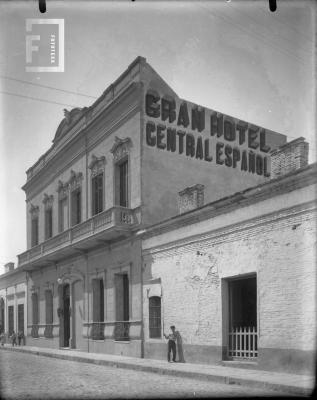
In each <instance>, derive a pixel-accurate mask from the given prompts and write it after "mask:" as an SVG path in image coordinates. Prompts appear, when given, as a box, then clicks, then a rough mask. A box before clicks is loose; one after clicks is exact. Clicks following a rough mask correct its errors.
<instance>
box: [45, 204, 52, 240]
mask: <svg viewBox="0 0 317 400" xmlns="http://www.w3.org/2000/svg"><path fill="white" fill-rule="evenodd" d="M52 236H53V210H52V208H51V207H50V208H47V209H46V210H45V239H49V238H51V237H52Z"/></svg>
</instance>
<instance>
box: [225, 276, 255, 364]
mask: <svg viewBox="0 0 317 400" xmlns="http://www.w3.org/2000/svg"><path fill="white" fill-rule="evenodd" d="M228 289H229V341H228V342H229V343H228V344H229V345H228V356H229V357H230V358H232V359H235V358H239V359H241V358H247V359H250V358H256V357H257V355H258V348H257V346H258V344H257V282H256V276H255V275H253V276H247V277H244V278H237V279H231V280H229V282H228Z"/></svg>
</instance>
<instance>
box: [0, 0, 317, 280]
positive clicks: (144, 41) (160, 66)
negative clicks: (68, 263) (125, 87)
mask: <svg viewBox="0 0 317 400" xmlns="http://www.w3.org/2000/svg"><path fill="white" fill-rule="evenodd" d="M315 10H316V3H315V1H313V0H311V1H310V0H308V1H306V0H301V1H296V0H294V1H283V0H278V1H277V11H276V12H274V13H272V12H270V11H269V1H268V0H258V1H257V0H252V1H243V0H231V1H230V0H219V1H212V0H211V1H205V2H203V1H202V2H200V1H168V2H162V1H151V2H150V1H140V0H139V1H138V0H137V1H135V2H131V1H116V2H111V1H92V0H90V1H85V2H83V1H75V0H72V1H71V0H64V1H53V0H50V1H48V2H47V12H46V13H45V14H41V13H40V12H39V10H38V2H37V1H14V0H11V1H1V0H0V163H1V168H0V185H1V188H2V193H1V196H0V273H1V272H2V270H1V268H2V266H3V265H4V264H5V263H7V262H10V261H12V262H15V263H16V264H17V257H16V256H17V255H18V254H20V253H22V252H24V251H25V250H26V214H25V213H26V207H25V194H24V192H23V190H22V189H21V187H22V186H23V185H24V183H25V182H26V174H25V171H26V170H27V169H28V168H30V167H31V166H32V165H33V164H34V163H35V162H36V161H37V160H38V158H39V157H40V156H41V155H42V154H43V153H44V152H46V151H47V150H48V149H49V147H50V146H51V145H52V140H53V138H54V135H55V132H56V129H57V127H58V125H59V123H60V122H61V120H62V119H63V117H64V115H63V109H64V108H67V109H68V110H70V109H71V108H74V107H84V106H89V105H91V104H92V102H93V101H94V100H95V99H96V98H97V97H99V96H100V95H101V94H102V92H103V91H104V90H105V89H106V88H107V87H108V86H109V85H110V84H111V83H112V82H114V81H115V80H116V78H117V77H118V76H119V75H120V74H121V73H122V72H123V71H124V70H125V69H126V68H127V67H128V65H129V64H130V63H131V62H132V61H133V60H134V59H135V58H136V57H137V56H139V55H141V56H143V57H145V58H146V59H147V61H148V62H149V63H150V64H151V66H152V67H153V68H154V69H155V70H156V71H157V72H158V73H159V74H160V75H161V76H162V78H163V79H164V80H165V81H166V82H167V83H168V84H169V85H170V86H171V87H172V88H173V90H174V91H175V92H176V93H177V94H178V95H179V96H180V97H181V98H183V99H186V100H188V101H191V102H193V103H197V104H199V105H202V106H205V107H207V108H212V109H214V110H217V111H219V112H222V113H224V114H229V115H232V116H234V117H236V118H239V119H242V120H245V121H248V122H251V123H254V124H256V125H260V126H263V127H265V128H267V129H271V130H273V131H276V132H279V133H282V134H285V135H287V137H288V141H291V140H293V139H295V138H297V137H300V136H304V137H305V138H306V140H307V141H308V142H309V143H310V153H309V161H310V162H315V161H316V133H315V131H316V130H315V120H316V117H315V111H314V110H315V108H316V104H315V95H316V93H315V75H314V73H315V21H314V17H315ZM27 18H62V19H64V24H65V71H64V72H26V70H25V66H26V50H25V47H26V28H25V24H26V22H25V21H26V19H27ZM22 81H23V82H22ZM28 83H29V84H28ZM38 85H44V86H49V87H50V88H44V87H41V86H38ZM52 88H57V89H62V90H66V91H67V93H65V92H63V91H58V90H53V89H52ZM69 92H72V93H69ZM79 94H80V95H79ZM89 96H90V97H89ZM30 97H32V98H30ZM35 99H37V100H35ZM56 103H57V104H56Z"/></svg>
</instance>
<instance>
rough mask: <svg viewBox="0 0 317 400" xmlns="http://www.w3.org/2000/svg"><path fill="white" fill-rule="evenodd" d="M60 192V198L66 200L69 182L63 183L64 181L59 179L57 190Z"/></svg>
mask: <svg viewBox="0 0 317 400" xmlns="http://www.w3.org/2000/svg"><path fill="white" fill-rule="evenodd" d="M56 191H57V192H58V200H64V199H67V197H68V183H63V182H62V181H60V180H59V181H58V186H57V190H56Z"/></svg>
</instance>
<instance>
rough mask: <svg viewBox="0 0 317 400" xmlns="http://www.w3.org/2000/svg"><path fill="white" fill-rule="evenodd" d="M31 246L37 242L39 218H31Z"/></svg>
mask: <svg viewBox="0 0 317 400" xmlns="http://www.w3.org/2000/svg"><path fill="white" fill-rule="evenodd" d="M31 221H32V222H31V246H32V247H33V246H36V245H38V244H39V218H38V217H34V218H32V220H31Z"/></svg>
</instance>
